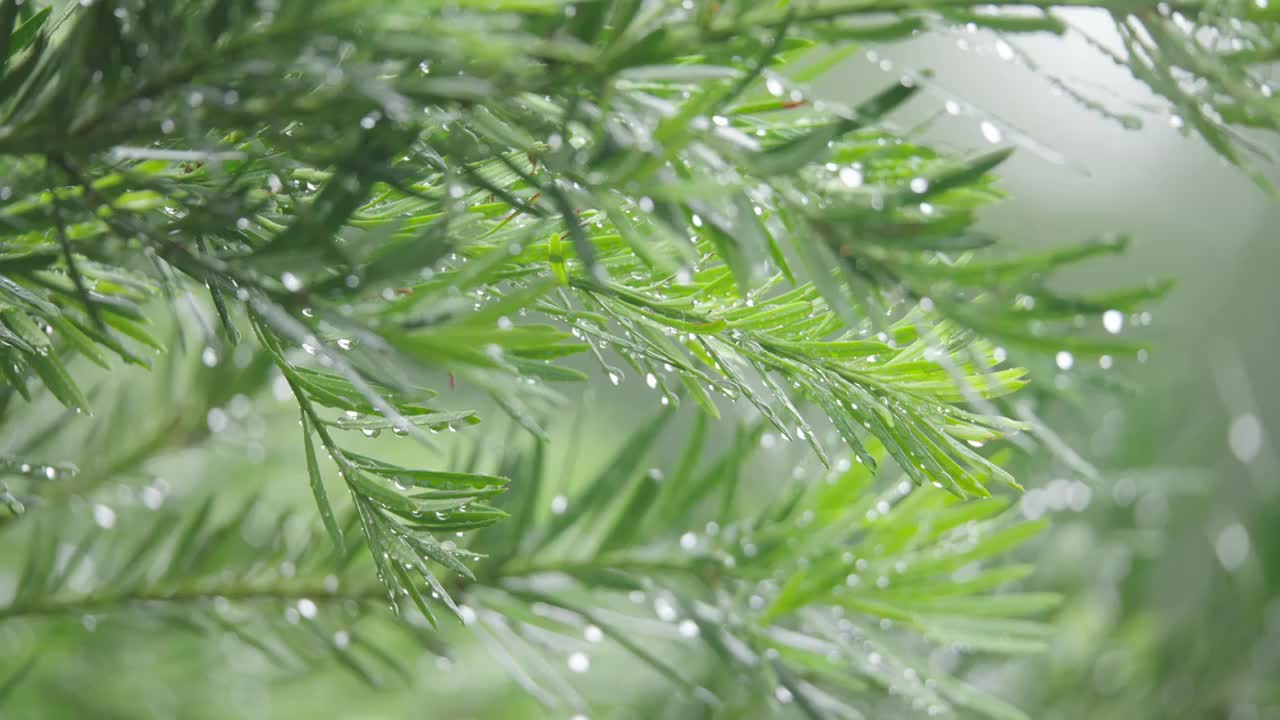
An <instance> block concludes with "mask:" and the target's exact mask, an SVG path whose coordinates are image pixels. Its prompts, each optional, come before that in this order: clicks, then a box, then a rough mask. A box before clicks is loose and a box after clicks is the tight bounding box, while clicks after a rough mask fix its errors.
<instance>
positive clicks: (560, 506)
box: [551, 495, 569, 515]
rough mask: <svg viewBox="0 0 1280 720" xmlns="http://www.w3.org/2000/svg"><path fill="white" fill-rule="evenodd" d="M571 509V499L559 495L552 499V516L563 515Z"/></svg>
mask: <svg viewBox="0 0 1280 720" xmlns="http://www.w3.org/2000/svg"><path fill="white" fill-rule="evenodd" d="M568 509H569V498H567V497H565V496H564V495H557V496H555V497H553V498H551V514H552V515H563V514H564V511H565V510H568Z"/></svg>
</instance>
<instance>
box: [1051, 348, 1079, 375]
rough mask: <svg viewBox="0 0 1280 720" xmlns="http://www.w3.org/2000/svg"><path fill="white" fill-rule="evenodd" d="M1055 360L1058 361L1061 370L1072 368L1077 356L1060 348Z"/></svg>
mask: <svg viewBox="0 0 1280 720" xmlns="http://www.w3.org/2000/svg"><path fill="white" fill-rule="evenodd" d="M1053 360H1054V362H1055V363H1057V365H1058V369H1059V370H1070V369H1071V366H1072V365H1075V364H1076V358H1075V356H1074V355H1072V354H1071V353H1069V352H1067V351H1066V350H1059V351H1058V354H1057V355H1055V356H1054V359H1053Z"/></svg>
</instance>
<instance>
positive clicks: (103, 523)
mask: <svg viewBox="0 0 1280 720" xmlns="http://www.w3.org/2000/svg"><path fill="white" fill-rule="evenodd" d="M93 521H94V522H95V523H97V524H98V527H100V528H102V529H103V530H110V529H111V528H113V527H115V526H116V511H115V510H112V509H111V508H109V507H107V506H106V505H94V506H93Z"/></svg>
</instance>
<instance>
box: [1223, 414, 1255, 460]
mask: <svg viewBox="0 0 1280 720" xmlns="http://www.w3.org/2000/svg"><path fill="white" fill-rule="evenodd" d="M1262 441H1263V433H1262V423H1261V422H1260V421H1259V420H1258V416H1257V415H1254V414H1253V413H1245V414H1243V415H1240V416H1238V417H1236V418H1235V419H1234V420H1232V421H1231V428H1230V429H1229V430H1228V431H1227V444H1228V445H1230V446H1231V454H1232V455H1235V456H1236V459H1237V460H1239V461H1240V462H1242V463H1250V462H1253V461H1254V460H1256V459H1257V458H1258V455H1259V454H1260V453H1261V452H1262Z"/></svg>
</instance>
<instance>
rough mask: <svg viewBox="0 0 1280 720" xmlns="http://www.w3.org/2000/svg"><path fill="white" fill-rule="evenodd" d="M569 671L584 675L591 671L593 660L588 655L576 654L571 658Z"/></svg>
mask: <svg viewBox="0 0 1280 720" xmlns="http://www.w3.org/2000/svg"><path fill="white" fill-rule="evenodd" d="M568 664H569V670H571V671H573V672H576V673H584V672H586V671H588V670H590V669H591V658H590V657H588V656H587V654H586V653H583V652H576V653H573V654H571V655H570V656H569V663H568Z"/></svg>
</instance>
